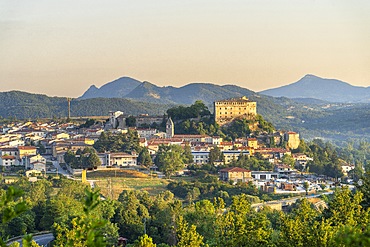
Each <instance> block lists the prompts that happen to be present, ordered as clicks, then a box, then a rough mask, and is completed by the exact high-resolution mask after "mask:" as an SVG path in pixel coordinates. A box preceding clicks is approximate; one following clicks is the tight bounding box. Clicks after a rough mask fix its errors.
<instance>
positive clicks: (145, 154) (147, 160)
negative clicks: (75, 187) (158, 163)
mask: <svg viewBox="0 0 370 247" xmlns="http://www.w3.org/2000/svg"><path fill="white" fill-rule="evenodd" d="M137 162H138V163H139V164H140V165H142V166H143V167H145V168H146V169H149V168H150V167H151V166H152V164H153V160H152V157H151V156H150V154H149V150H148V148H146V147H144V148H143V149H142V150H141V151H140V153H139V156H138V157H137Z"/></svg>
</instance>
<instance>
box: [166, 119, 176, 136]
mask: <svg viewBox="0 0 370 247" xmlns="http://www.w3.org/2000/svg"><path fill="white" fill-rule="evenodd" d="M174 134H175V125H174V124H173V121H172V119H171V117H169V118H168V120H167V123H166V138H172V137H173V136H174Z"/></svg>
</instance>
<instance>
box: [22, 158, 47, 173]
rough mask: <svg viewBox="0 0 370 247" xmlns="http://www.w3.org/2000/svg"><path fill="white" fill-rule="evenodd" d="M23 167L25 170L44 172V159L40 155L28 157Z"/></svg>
mask: <svg viewBox="0 0 370 247" xmlns="http://www.w3.org/2000/svg"><path fill="white" fill-rule="evenodd" d="M25 167H26V169H31V170H36V171H41V172H45V171H46V159H45V158H44V157H43V156H41V155H40V154H37V155H34V156H29V157H27V158H26V162H25Z"/></svg>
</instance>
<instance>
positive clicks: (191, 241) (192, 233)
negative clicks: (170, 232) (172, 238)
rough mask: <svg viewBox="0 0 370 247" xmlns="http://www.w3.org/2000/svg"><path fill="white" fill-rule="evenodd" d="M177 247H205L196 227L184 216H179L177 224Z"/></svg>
mask: <svg viewBox="0 0 370 247" xmlns="http://www.w3.org/2000/svg"><path fill="white" fill-rule="evenodd" d="M176 235H177V239H178V242H177V245H176V246H177V247H199V246H203V237H202V236H201V235H200V234H199V233H198V232H197V231H196V226H194V225H191V226H189V224H188V223H187V222H186V221H185V220H184V218H183V216H181V215H180V216H179V217H178V219H177V222H176Z"/></svg>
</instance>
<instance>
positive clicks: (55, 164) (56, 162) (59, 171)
mask: <svg viewBox="0 0 370 247" xmlns="http://www.w3.org/2000/svg"><path fill="white" fill-rule="evenodd" d="M51 162H53V166H54V167H55V168H57V170H58V173H59V174H62V175H64V176H66V177H67V178H70V177H71V175H70V174H69V172H68V171H66V170H64V169H63V168H62V167H61V166H60V165H59V162H58V161H56V160H53V161H51Z"/></svg>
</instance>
